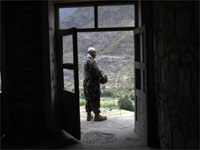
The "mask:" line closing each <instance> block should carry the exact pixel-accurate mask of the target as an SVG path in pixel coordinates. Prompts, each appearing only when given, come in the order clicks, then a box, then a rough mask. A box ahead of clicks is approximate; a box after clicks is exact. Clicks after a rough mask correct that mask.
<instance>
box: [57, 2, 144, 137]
mask: <svg viewBox="0 0 200 150" xmlns="http://www.w3.org/2000/svg"><path fill="white" fill-rule="evenodd" d="M121 6H122V7H127V8H126V9H123V8H120V7H121ZM135 6H137V4H136V3H135V2H134V3H130V2H127V3H123V4H120V3H119V2H118V3H113V2H112V3H107V5H105V3H104V4H102V3H100V2H94V3H90V4H88V3H83V4H80V3H79V4H75V3H73V4H71V5H70V4H65V5H64V4H58V5H57V6H56V12H57V14H58V16H57V17H56V18H57V19H56V25H57V27H56V29H57V33H58V34H61V35H62V34H63V33H65V32H66V30H68V28H70V27H76V28H77V29H76V37H79V35H78V36H77V34H84V33H85V34H86V33H93V32H98V33H99V32H101V34H102V32H104V33H106V32H111V31H112V32H114V31H115V32H127V31H129V32H132V33H133V31H134V35H133V34H132V35H133V36H134V39H137V42H136V43H137V46H135V49H137V50H135V55H133V56H137V57H138V58H139V57H140V58H141V59H137V62H135V64H136V66H137V67H135V70H134V69H133V72H135V74H136V78H135V81H136V82H135V83H136V86H134V87H135V88H137V94H136V95H135V98H136V102H135V106H136V108H135V109H136V116H137V117H136V120H135V124H136V125H137V128H135V131H136V133H138V134H140V133H142V134H141V136H142V137H143V138H145V141H146V138H147V136H146V134H145V133H146V132H147V127H146V126H147V125H146V123H147V122H146V121H145V120H146V96H145V92H146V91H145V86H144V85H145V82H146V72H145V67H146V66H145V61H144V60H145V55H144V54H145V53H144V52H145V46H143V44H144V41H145V40H144V39H145V38H144V37H145V36H143V35H144V29H143V28H138V29H136V27H137V7H135ZM131 7H132V8H131ZM112 8H114V11H111V12H110V13H105V12H106V10H112ZM128 9H132V11H130V12H132V14H133V15H132V16H133V19H132V20H134V21H133V22H126V19H127V18H126V17H127V16H128V15H125V17H124V16H123V17H121V18H120V19H119V18H117V16H118V15H116V13H118V12H120V13H121V12H123V11H124V12H127V10H128ZM76 12H77V14H76V15H74V16H73V14H74V13H76ZM85 12H86V13H85ZM62 14H67V15H65V17H63V18H62V17H61V16H62ZM81 15H82V17H81V18H79V16H81ZM101 15H102V16H104V18H106V19H108V20H107V21H102V20H101V17H102V16H101ZM105 15H106V17H105ZM112 16H115V17H114V18H115V19H109V18H110V17H112ZM77 18H79V19H77ZM70 19H71V20H70ZM116 20H117V21H116ZM135 31H136V32H135ZM122 37H123V36H122ZM135 37H137V38H135ZM138 37H139V38H138ZM85 38H87V36H85ZM76 40H77V38H76ZM98 42H99V41H98ZM72 43H74V41H72ZM83 43H84V42H83ZM87 43H90V42H87ZM105 43H106V42H105ZM130 43H131V42H130ZM64 44H66V43H62V45H64ZM90 44H91V43H90ZM132 44H133V43H132ZM66 45H67V47H68V48H69V44H66ZM78 45H79V44H78ZM83 45H85V46H86V45H87V44H83ZM122 45H127V44H122ZM138 45H139V46H138ZM90 46H91V45H90ZM112 46H113V47H114V46H115V44H113V45H112ZM112 46H110V47H112ZM62 48H63V47H62ZM96 48H97V49H98V47H96ZM83 49H84V48H83ZM110 49H111V48H110ZM62 51H63V50H62ZM85 51H86V50H85ZM108 53H109V50H108ZM136 53H137V54H136ZM64 57H65V56H64ZM77 57H78V56H77ZM127 59H128V58H127ZM80 60H81V59H80ZM134 61H136V59H135V60H134ZM140 61H141V62H140ZM79 62H80V61H79ZM79 66H80V65H79ZM77 67H78V66H77ZM60 73H61V72H60ZM62 74H63V73H62ZM79 75H81V74H79ZM120 79H121V78H120ZM65 82H66V80H65ZM68 83H69V82H66V84H68ZM79 83H80V84H81V82H79ZM130 85H131V84H130ZM115 86H116V87H117V85H115ZM141 86H142V88H141ZM104 88H105V89H106V88H107V87H104ZM73 90H76V89H72V88H71V92H73ZM79 93H81V90H80V91H79ZM130 93H131V92H130ZM134 94H135V93H134ZM80 96H81V95H80ZM69 98H70V97H68V99H69ZM66 99H67V97H66ZM66 107H67V106H66ZM68 107H69V106H68ZM139 118H142V120H143V121H141V119H139ZM74 123H75V122H74ZM72 124H73V123H72Z"/></svg>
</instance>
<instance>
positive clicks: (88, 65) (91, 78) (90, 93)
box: [83, 55, 102, 114]
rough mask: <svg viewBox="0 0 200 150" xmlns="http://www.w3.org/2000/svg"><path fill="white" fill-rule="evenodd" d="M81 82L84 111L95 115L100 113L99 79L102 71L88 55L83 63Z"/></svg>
mask: <svg viewBox="0 0 200 150" xmlns="http://www.w3.org/2000/svg"><path fill="white" fill-rule="evenodd" d="M84 76H85V79H84V81H83V87H84V95H85V99H86V106H85V108H86V111H87V112H91V111H93V112H94V113H95V114H99V113H100V110H99V108H100V93H101V91H100V78H101V77H102V71H101V70H100V69H99V68H98V66H97V64H96V62H95V60H94V59H93V58H92V57H91V56H90V55H88V56H87V58H86V61H85V63H84Z"/></svg>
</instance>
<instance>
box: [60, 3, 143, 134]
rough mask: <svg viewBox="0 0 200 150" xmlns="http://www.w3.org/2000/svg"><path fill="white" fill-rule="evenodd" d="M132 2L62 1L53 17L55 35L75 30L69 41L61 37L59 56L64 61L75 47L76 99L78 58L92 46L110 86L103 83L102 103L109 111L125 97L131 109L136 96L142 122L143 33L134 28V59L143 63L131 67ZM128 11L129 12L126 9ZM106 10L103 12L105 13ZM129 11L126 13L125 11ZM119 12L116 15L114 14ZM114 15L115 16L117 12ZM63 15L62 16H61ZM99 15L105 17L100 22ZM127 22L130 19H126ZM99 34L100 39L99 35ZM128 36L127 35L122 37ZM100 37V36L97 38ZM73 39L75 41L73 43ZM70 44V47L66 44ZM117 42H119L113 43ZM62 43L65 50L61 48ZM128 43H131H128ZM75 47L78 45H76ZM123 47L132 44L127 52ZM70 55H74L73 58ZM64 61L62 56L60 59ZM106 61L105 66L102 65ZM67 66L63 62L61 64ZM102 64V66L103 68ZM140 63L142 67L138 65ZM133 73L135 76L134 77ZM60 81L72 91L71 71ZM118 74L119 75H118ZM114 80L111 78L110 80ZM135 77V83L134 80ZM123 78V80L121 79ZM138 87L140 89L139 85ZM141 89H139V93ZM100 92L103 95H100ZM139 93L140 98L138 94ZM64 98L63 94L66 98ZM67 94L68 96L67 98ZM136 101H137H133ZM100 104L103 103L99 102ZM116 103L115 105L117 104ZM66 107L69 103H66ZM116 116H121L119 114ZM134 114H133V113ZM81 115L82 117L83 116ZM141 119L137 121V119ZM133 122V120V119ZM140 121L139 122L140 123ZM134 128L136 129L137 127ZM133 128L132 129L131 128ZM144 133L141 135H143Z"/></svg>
mask: <svg viewBox="0 0 200 150" xmlns="http://www.w3.org/2000/svg"><path fill="white" fill-rule="evenodd" d="M135 6H136V5H135V4H130V3H128V4H120V3H117V4H116V3H115V4H110V3H109V4H108V5H106V4H105V3H104V4H101V3H96V2H95V3H94V4H92V3H91V4H88V3H86V5H80V4H78V5H74V4H72V5H70V4H66V6H64V5H62V4H59V5H58V6H57V12H59V13H58V14H59V15H58V16H59V17H57V18H58V19H57V20H56V23H57V29H58V31H59V32H58V34H59V35H61V36H64V34H66V33H67V30H68V29H69V28H71V27H75V28H77V29H76V33H75V34H73V35H76V38H73V36H72V38H70V39H73V40H72V41H70V40H63V41H62V46H61V47H62V53H63V56H62V57H63V58H65V59H66V60H67V61H68V60H70V59H71V58H72V55H71V56H70V55H69V56H68V54H70V53H71V51H68V49H71V50H72V49H73V47H72V46H75V48H76V50H77V51H78V55H77V58H78V59H77V60H79V62H78V63H79V66H77V67H79V72H78V75H79V87H80V89H79V93H80V95H79V96H80V98H84V97H83V92H82V80H83V76H82V72H83V67H82V61H83V58H84V57H85V52H86V50H87V48H88V47H90V46H93V47H95V48H96V49H97V50H99V51H98V52H97V54H98V56H99V57H97V59H96V61H97V63H99V67H100V69H101V70H103V71H104V72H105V73H106V74H107V75H108V78H109V79H111V80H109V81H110V85H103V86H102V88H101V90H102V95H101V97H102V98H103V99H102V102H104V104H105V105H106V103H107V105H108V107H109V109H110V110H113V109H114V108H115V107H119V103H118V101H119V100H120V99H125V100H126V101H128V100H130V102H131V105H132V106H133V107H132V106H131V108H130V109H132V110H133V109H134V105H135V101H134V100H135V97H137V100H136V106H139V107H140V108H138V109H137V108H136V107H135V109H137V110H138V112H137V118H142V121H143V120H145V117H143V116H140V115H144V116H145V115H146V114H145V111H144V109H145V105H144V104H145V99H146V97H145V96H144V92H145V86H143V85H145V82H142V81H146V80H145V78H146V75H145V70H144V68H145V66H144V59H145V58H144V55H143V54H144V46H142V45H143V41H144V40H143V39H144V36H141V35H142V34H143V33H140V32H143V30H140V29H138V31H137V35H139V36H137V37H139V38H137V44H139V46H138V48H139V50H138V51H137V52H139V53H138V54H137V55H136V56H139V57H141V59H138V61H140V60H141V61H142V63H143V64H140V63H137V67H139V68H135V65H134V63H133V62H134V61H135V60H134V55H135V54H134V39H135V36H134V34H135V29H136V26H137V19H136V18H137V17H136V16H137V15H136V14H135V12H137V11H136V10H135V9H136V8H135ZM129 10H130V11H129ZM105 12H106V13H105ZM127 12H128V13H130V14H127ZM118 13H119V14H118ZM123 13H124V14H123ZM117 14H118V15H117ZM63 15H64V17H63ZM102 18H104V19H105V20H106V21H105V20H103V21H102ZM129 21H130V22H129ZM102 36H103V38H102ZM125 37H129V38H127V39H126V38H125ZM101 38H102V39H101ZM74 39H75V40H76V41H75V43H74ZM70 43H71V45H72V46H71V47H70ZM116 43H119V44H116ZM65 45H66V49H65ZM130 45H131V46H130ZM77 47H78V48H77ZM127 47H132V48H131V50H132V51H129V50H128V48H127ZM73 58H74V57H73ZM63 60H64V59H63ZM105 64H106V65H105ZM63 66H67V65H63ZM68 66H69V67H70V66H71V68H72V69H73V68H76V67H75V66H74V64H71V65H68ZM105 66H106V67H105ZM140 66H142V68H140ZM134 72H136V74H137V75H136V77H137V78H136V79H135V78H134V74H135V73H134ZM63 75H64V76H63V79H64V80H63V82H64V83H63V84H64V87H65V89H67V90H68V91H71V92H72V93H73V92H74V90H76V89H73V86H74V85H73V83H75V82H74V81H73V80H71V79H72V78H70V76H71V77H73V76H74V74H73V73H69V72H63ZM121 76H122V77H121ZM113 78H114V79H115V80H114V79H113ZM134 80H136V84H137V85H136V86H135V84H134V83H135V82H134ZM123 81H125V82H123ZM71 85H72V87H71ZM141 86H142V88H141ZM134 88H138V89H139V90H137V92H138V93H139V94H138V95H137V96H135V92H134ZM141 90H143V91H142V92H141ZM103 94H104V95H103ZM141 96H142V97H141ZM66 98H67V97H66ZM69 98H70V97H68V99H69ZM79 100H80V102H79V103H80V104H81V103H83V104H84V100H83V99H79ZM137 101H138V103H137ZM102 104H103V103H102ZM81 105H82V104H81ZM117 105H118V106H117ZM68 107H70V106H68ZM120 112H121V111H119V115H122V113H120ZM133 116H134V115H133ZM83 117H84V116H83ZM140 121H141V120H140ZM142 121H141V122H138V124H137V125H138V126H141V128H140V129H141V130H140V132H146V131H145V126H146V124H144V122H142ZM136 123H137V119H136ZM142 123H143V124H142ZM132 124H133V125H134V121H132ZM137 129H138V128H136V130H137ZM132 131H133V129H132ZM143 135H145V134H143Z"/></svg>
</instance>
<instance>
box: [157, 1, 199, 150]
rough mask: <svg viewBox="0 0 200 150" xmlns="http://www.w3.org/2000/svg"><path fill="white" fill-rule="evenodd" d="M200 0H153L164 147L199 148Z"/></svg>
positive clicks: (158, 105) (159, 118) (158, 100)
mask: <svg viewBox="0 0 200 150" xmlns="http://www.w3.org/2000/svg"><path fill="white" fill-rule="evenodd" d="M198 6H199V5H198V2H189V1H188V2H181V1H180V2H173V1H171V2H167V1H161V2H153V26H154V31H153V33H154V34H153V36H154V53H155V55H154V62H155V93H156V104H157V109H158V112H159V115H158V122H159V139H160V145H161V148H198V142H199V137H198V136H199V129H198V128H199V108H198V106H199V86H198V83H199V75H198V73H199V70H198V69H199V65H198V64H199V51H198V50H199V26H198V25H199V15H198V14H199V8H198Z"/></svg>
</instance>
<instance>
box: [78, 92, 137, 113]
mask: <svg viewBox="0 0 200 150" xmlns="http://www.w3.org/2000/svg"><path fill="white" fill-rule="evenodd" d="M114 91H115V92H116V90H113V91H110V90H106V91H105V90H102V93H101V104H100V105H101V107H104V108H109V109H124V110H129V111H134V105H133V104H132V102H131V101H133V100H134V93H133V92H130V91H118V92H116V93H115V92H114ZM130 93H131V94H130ZM85 104H86V101H85V98H84V94H83V90H80V106H84V105H85Z"/></svg>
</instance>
